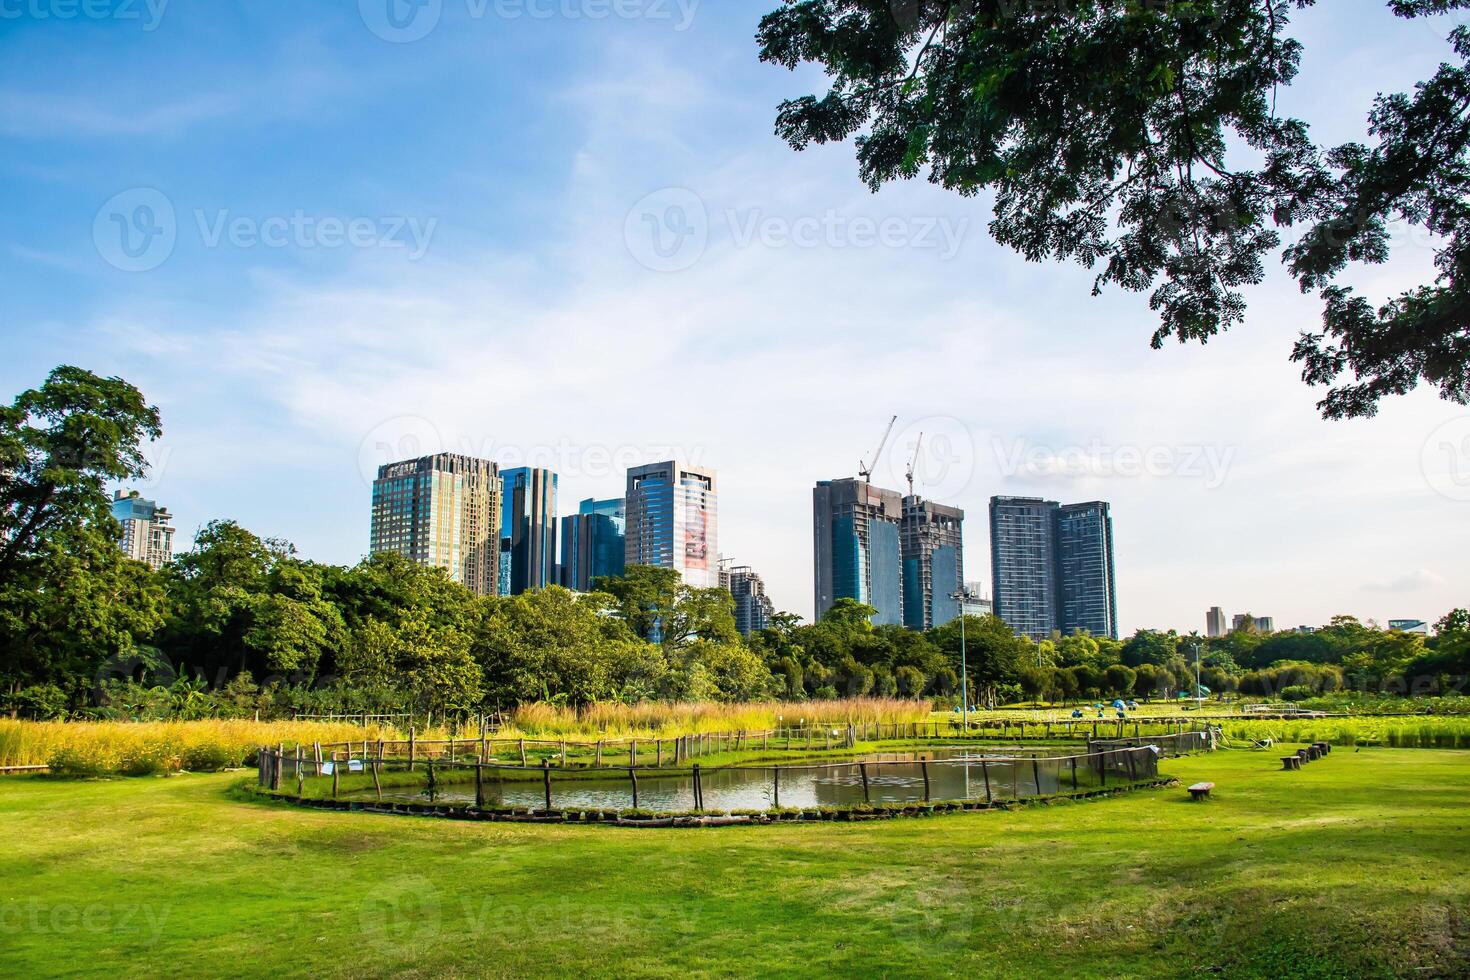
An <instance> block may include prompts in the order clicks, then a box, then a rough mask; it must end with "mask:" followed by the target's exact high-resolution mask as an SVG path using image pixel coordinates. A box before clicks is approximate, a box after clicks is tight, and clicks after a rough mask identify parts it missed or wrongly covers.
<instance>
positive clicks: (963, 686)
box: [949, 586, 970, 735]
mask: <svg viewBox="0 0 1470 980" xmlns="http://www.w3.org/2000/svg"><path fill="white" fill-rule="evenodd" d="M949 597H950V598H951V599H956V600H958V601H959V604H960V722H961V724H962V725H963V726H964V731H965V734H966V735H968V734H970V678H969V672H968V670H967V669H966V661H967V660H968V659H969V658H968V657H967V656H966V652H965V603H967V602H969V601H970V590H969V589H966V588H964V587H963V586H961V587H960V588H959V589H957V590H955V591H954V592H951V593H950V594H949Z"/></svg>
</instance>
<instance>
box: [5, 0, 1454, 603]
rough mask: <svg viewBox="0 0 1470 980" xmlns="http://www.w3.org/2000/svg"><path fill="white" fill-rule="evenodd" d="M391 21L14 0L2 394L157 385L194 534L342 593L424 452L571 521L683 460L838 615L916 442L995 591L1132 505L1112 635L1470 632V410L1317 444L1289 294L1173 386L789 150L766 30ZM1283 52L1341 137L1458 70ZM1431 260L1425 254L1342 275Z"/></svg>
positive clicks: (691, 8)
mask: <svg viewBox="0 0 1470 980" xmlns="http://www.w3.org/2000/svg"><path fill="white" fill-rule="evenodd" d="M99 2H100V0H99ZM772 2H773V0H772ZM385 3H386V0H362V2H361V3H338V4H329V3H325V2H311V3H284V2H277V3H261V4H253V5H251V6H250V7H249V8H248V9H232V8H231V7H229V6H227V5H223V4H217V3H204V2H192V0H191V2H185V0H170V2H167V3H163V2H162V0H153V3H152V6H151V7H150V6H149V5H148V4H147V3H145V2H144V0H136V2H133V0H109V2H108V3H107V4H103V5H100V6H93V7H88V8H82V7H81V4H80V2H79V0H5V2H0V140H3V141H4V153H3V155H0V168H3V170H0V172H3V176H4V180H3V181H0V204H3V214H4V215H5V217H6V221H5V226H4V227H5V232H6V233H5V235H4V238H3V241H0V295H3V302H0V331H3V335H4V339H5V341H6V344H5V350H6V353H7V356H6V357H5V359H4V360H3V362H0V382H3V386H4V389H3V390H4V392H5V397H10V396H11V395H13V394H14V393H15V392H17V391H19V390H21V389H23V388H25V387H28V386H31V385H34V384H36V383H38V382H39V381H40V380H41V379H42V378H43V377H44V375H45V373H46V372H47V371H48V370H49V369H50V368H51V367H53V366H55V365H56V364H58V363H64V362H66V363H76V364H80V365H83V366H85V367H88V368H90V369H92V370H94V371H98V372H104V373H109V374H120V375H122V376H124V377H126V378H128V379H129V380H130V381H132V382H134V383H135V384H137V385H139V386H140V387H141V388H142V389H143V390H144V391H145V393H146V394H147V395H148V396H149V397H150V399H151V400H153V401H154V402H155V403H157V404H158V405H159V407H160V409H161V410H162V412H163V416H164V424H165V435H164V438H163V439H162V440H161V441H160V443H159V444H157V445H156V446H154V447H152V449H151V452H152V454H153V458H154V459H155V461H156V465H155V468H154V472H153V474H152V475H151V476H150V478H149V480H147V481H145V483H144V484H143V485H142V486H141V488H140V489H142V490H143V491H144V492H145V493H146V494H148V495H151V496H154V497H156V498H157V499H158V500H160V501H161V502H163V503H165V504H167V505H168V506H170V507H171V508H172V509H173V511H174V512H175V514H176V516H177V521H178V524H179V525H180V528H181V536H190V535H192V533H193V531H194V530H195V529H196V528H197V527H198V526H199V525H201V524H202V523H203V522H205V521H207V520H209V519H212V518H217V517H231V518H235V519H237V520H239V521H241V522H242V523H244V524H245V525H246V526H248V527H250V528H251V529H253V530H255V531H257V532H258V533H261V534H267V535H274V536H281V537H286V538H288V539H290V540H292V541H294V542H295V543H296V545H297V546H298V548H299V549H300V550H301V551H302V553H303V554H305V555H306V556H308V557H312V558H316V559H320V560H325V561H336V562H352V561H354V560H356V559H357V558H359V557H360V556H361V555H362V553H363V551H364V550H365V548H366V545H367V533H368V527H367V526H368V501H369V486H368V482H367V479H366V478H365V474H369V473H370V472H371V470H372V468H373V466H374V465H376V463H377V462H382V461H385V458H386V457H387V456H390V455H398V454H399V451H400V450H405V449H423V450H430V449H436V448H444V449H451V450H456V451H470V452H477V453H482V454H485V455H489V456H491V457H493V458H497V459H501V460H502V461H503V462H506V463H509V464H512V465H514V464H518V463H521V462H524V461H526V460H527V459H530V460H533V461H536V462H543V463H550V464H552V465H554V466H556V467H557V468H559V469H560V471H561V473H562V506H561V509H562V511H563V512H570V511H572V510H574V509H575V502H576V500H578V499H579V498H581V497H584V496H594V495H595V496H611V495H616V494H617V493H618V492H620V489H621V484H622V473H621V469H620V467H621V466H625V465H629V464H631V463H637V462H644V461H652V460H654V459H656V458H660V457H661V456H662V455H663V454H665V453H667V452H669V451H670V450H672V449H679V450H681V451H683V452H684V453H685V454H686V455H689V456H691V457H693V458H695V459H697V460H698V461H700V462H703V463H706V464H708V465H711V466H714V467H716V468H717V469H718V471H719V473H720V479H721V530H720V547H721V550H722V551H723V552H724V553H725V554H726V555H728V556H730V557H732V558H734V559H736V560H738V561H740V562H742V563H749V564H751V565H754V566H755V567H756V568H757V569H758V570H760V571H761V572H762V573H763V574H764V575H765V576H766V579H767V582H768V584H769V586H770V588H771V591H772V592H773V594H774V597H775V599H776V601H777V604H778V605H780V606H781V607H783V608H788V609H791V610H793V611H796V612H800V613H804V614H809V613H810V610H811V553H810V551H811V546H810V535H811V530H810V507H811V504H810V487H811V484H812V482H813V481H814V480H817V479H823V478H831V477H839V476H845V475H849V474H852V473H853V471H854V470H855V468H856V465H857V461H858V459H859V458H860V457H863V456H865V455H867V454H869V453H870V452H871V450H872V448H873V445H874V443H875V442H876V441H877V438H878V436H879V434H880V433H881V431H882V428H883V426H884V424H885V423H886V421H887V419H888V417H889V416H890V415H893V414H897V415H899V416H900V422H899V426H898V429H897V430H896V435H895V439H894V440H893V441H892V442H891V443H890V452H889V454H888V455H887V457H886V458H885V459H884V460H883V461H882V464H881V465H880V467H879V474H880V476H882V477H883V479H884V481H885V482H886V483H887V484H888V485H889V486H893V487H900V486H901V483H902V471H903V470H904V468H905V467H904V463H905V462H906V459H905V458H904V457H905V456H906V455H907V453H908V452H909V451H910V450H911V447H912V446H913V444H914V441H915V438H916V436H917V434H918V433H919V432H920V431H923V432H924V433H925V444H926V446H927V447H928V448H927V450H926V452H925V454H924V455H923V456H922V457H921V465H920V481H921V488H920V489H921V492H927V493H928V494H929V495H930V496H933V497H935V498H937V499H940V500H943V501H945V502H950V503H955V504H958V505H960V506H962V507H964V508H965V509H966V511H967V513H968V514H969V520H968V522H967V527H968V531H967V537H966V556H965V558H966V562H965V564H966V568H967V578H970V579H972V580H980V581H985V582H986V583H987V586H988V579H989V573H988V567H989V563H988V551H987V541H986V533H985V506H986V501H987V499H988V497H989V496H990V495H991V494H993V493H1017V494H1041V495H1046V496H1050V497H1052V498H1054V499H1060V500H1066V501H1070V500H1084V499H1098V498H1101V499H1107V500H1110V501H1112V502H1113V505H1114V520H1115V524H1116V532H1117V559H1118V572H1119V611H1120V618H1121V620H1122V623H1123V626H1124V627H1125V629H1128V630H1131V629H1133V628H1135V627H1138V626H1160V627H1169V626H1174V627H1179V628H1181V629H1193V628H1202V626H1203V615H1204V610H1205V608H1206V607H1207V606H1210V605H1215V604H1219V605H1222V606H1224V607H1225V608H1226V609H1227V611H1230V612H1240V611H1246V610H1250V611H1253V612H1255V613H1257V614H1262V615H1272V616H1274V617H1275V619H1276V622H1277V624H1278V625H1294V624H1296V623H1299V622H1307V623H1315V622H1320V621H1323V620H1325V619H1326V618H1327V617H1328V616H1330V615H1332V614H1334V613H1338V612H1350V613H1355V614H1358V615H1360V616H1363V617H1376V618H1379V619H1386V618H1388V617H1411V616H1412V617H1425V618H1428V617H1433V616H1437V615H1439V614H1440V613H1442V612H1444V611H1445V610H1446V609H1448V608H1449V607H1450V606H1452V605H1455V604H1459V605H1463V604H1464V603H1465V602H1466V597H1465V595H1464V591H1463V585H1464V567H1465V563H1464V558H1463V556H1464V554H1465V553H1466V552H1467V547H1470V522H1467V521H1466V520H1465V517H1466V513H1467V511H1466V508H1467V507H1470V501H1467V498H1470V488H1467V486H1466V483H1465V482H1463V481H1458V482H1457V479H1456V478H1457V477H1458V476H1461V475H1465V476H1470V410H1466V409H1464V408H1459V407H1456V406H1453V405H1449V404H1446V403H1443V402H1440V401H1438V400H1437V399H1436V398H1435V397H1434V396H1433V395H1432V393H1429V392H1420V393H1417V394H1415V395H1414V396H1412V397H1409V398H1405V399H1400V400H1398V401H1395V402H1392V403H1389V404H1387V405H1386V406H1385V408H1384V410H1383V412H1382V414H1381V415H1380V416H1379V417H1378V418H1376V419H1372V420H1359V421H1354V422H1350V423H1326V422H1322V421H1320V420H1319V419H1318V418H1317V416H1316V413H1315V411H1314V409H1313V407H1312V406H1313V402H1314V401H1315V400H1316V398H1317V397H1319V396H1318V394H1316V393H1314V392H1311V391H1309V390H1308V389H1306V388H1305V387H1304V386H1302V385H1301V383H1300V382H1299V381H1298V380H1297V377H1296V370H1295V369H1294V367H1293V366H1292V365H1291V364H1289V363H1288V362H1287V355H1288V353H1289V351H1290V347H1291V344H1292V341H1293V339H1294V338H1295V336H1296V333H1297V332H1298V331H1299V330H1301V329H1309V328H1311V327H1313V326H1314V325H1315V324H1316V323H1317V319H1318V316H1319V308H1318V304H1317V301H1316V300H1315V299H1313V298H1311V297H1301V296H1299V295H1298V294H1297V293H1296V291H1295V289H1294V287H1293V286H1292V284H1291V282H1290V281H1289V280H1288V279H1287V278H1286V277H1285V276H1283V275H1281V274H1280V272H1279V271H1278V270H1274V269H1273V270H1272V275H1271V277H1270V278H1269V279H1268V281H1267V282H1266V283H1265V284H1263V285H1262V286H1261V287H1259V288H1258V289H1255V290H1252V291H1251V293H1250V300H1251V303H1252V306H1251V313H1250V316H1249V318H1248V320H1247V322H1246V324H1245V325H1243V326H1242V327H1240V328H1237V329H1236V330H1233V331H1231V332H1230V333H1229V334H1228V335H1226V336H1223V337H1220V338H1218V339H1216V340H1215V341H1213V342H1211V343H1210V344H1209V345H1208V347H1204V348H1201V347H1198V346H1194V347H1177V346H1175V347H1169V348H1167V349H1165V350H1163V351H1160V352H1154V351H1150V350H1149V349H1148V343H1147V342H1148V337H1149V334H1150V333H1151V332H1152V330H1153V326H1154V321H1153V318H1152V316H1151V314H1150V313H1149V310H1148V308H1147V300H1146V297H1144V296H1139V295H1130V294H1121V293H1116V292H1114V293H1109V294H1107V295H1105V296H1103V297H1101V298H1099V299H1092V298H1091V297H1090V296H1089V287H1090V283H1091V279H1090V276H1089V274H1088V273H1087V272H1086V271H1085V270H1080V269H1077V268H1073V267H1068V266H1059V265H1055V264H1039V265H1034V264H1027V263H1025V262H1024V261H1023V260H1022V259H1020V258H1019V257H1018V256H1016V255H1014V254H1013V253H1011V252H1010V251H1008V250H1006V249H1003V248H1000V247H998V246H996V245H994V244H993V243H992V242H990V241H989V240H988V239H987V238H986V235H985V231H984V227H985V223H986V221H987V220H988V217H989V215H988V202H987V201H986V200H985V199H984V198H981V199H978V200H961V199H959V198H957V197H955V196H953V195H949V194H945V193H944V192H941V191H938V190H936V189H934V188H932V187H930V186H928V185H927V184H925V183H923V182H916V183H912V184H908V185H903V186H895V187H890V188H887V189H885V190H884V191H883V192H881V193H880V194H878V195H871V194H869V193H868V192H867V191H866V190H865V189H864V188H863V187H862V186H861V185H860V184H859V182H858V181H857V179H856V176H855V166H854V164H853V161H852V150H851V147H850V146H847V147H831V148H821V149H814V150H811V151H808V152H806V153H801V154H797V153H793V152H791V151H790V149H789V148H787V147H786V146H785V145H784V144H783V143H781V142H780V141H779V140H778V139H776V138H775V137H774V136H773V135H772V121H773V118H774V110H775V106H776V104H777V103H778V102H779V101H780V100H781V99H782V98H783V97H789V96H792V95H798V94H805V93H806V92H809V91H815V90H818V89H819V88H820V86H821V80H820V77H819V76H818V75H816V74H815V73H814V72H810V71H804V72H798V73H796V74H795V75H793V74H790V73H788V72H785V71H784V70H781V69H779V68H775V67H771V66H764V65H761V64H759V62H758V61H757V60H756V48H755V44H754V41H753V34H754V30H755V26H756V23H757V21H758V20H759V17H760V14H761V13H762V12H763V11H764V10H765V9H766V7H767V5H768V4H765V3H757V4H728V3H727V4H718V5H717V4H715V3H713V2H710V0H703V2H695V0H683V3H682V4H681V3H680V2H678V0H618V2H616V3H615V2H613V0H554V2H553V0H499V2H496V0H427V2H426V4H425V5H423V6H422V7H420V8H418V9H417V11H416V13H413V14H412V16H406V17H404V18H400V19H399V20H397V21H390V20H388V19H387V16H386V15H387V8H386V6H384V4H385ZM409 9H410V8H407V7H406V6H405V7H400V8H399V11H400V13H402V12H404V11H409ZM84 10H88V11H91V15H90V16H89V15H87V14H86V13H84V12H83V11H84ZM599 14H606V15H605V16H598V15H599ZM1298 28H1299V29H1298V32H1297V33H1298V36H1300V37H1301V38H1302V39H1303V40H1304V41H1305V42H1306V44H1307V56H1306V58H1305V59H1304V63H1303V73H1302V78H1301V79H1300V81H1299V83H1298V84H1297V85H1296V86H1294V87H1293V88H1292V89H1291V90H1290V91H1288V92H1285V93H1283V95H1282V98H1281V103H1280V105H1281V109H1282V111H1284V112H1290V113H1295V114H1299V115H1302V116H1304V117H1305V118H1307V119H1309V120H1310V121H1312V123H1313V125H1314V132H1315V133H1316V134H1317V136H1318V138H1319V139H1321V140H1324V141H1328V142H1333V141H1341V140H1346V139H1352V138H1357V137H1359V136H1360V135H1361V126H1362V118H1363V115H1364V113H1365V111H1366V109H1367V107H1368V105H1369V103H1370V101H1371V98H1372V96H1373V94H1374V93H1375V92H1376V91H1379V90H1385V91H1387V90H1398V89H1402V88H1404V87H1406V86H1407V85H1409V84H1411V83H1412V81H1413V80H1414V79H1416V78H1418V77H1421V76H1422V75H1423V74H1425V73H1427V72H1428V71H1430V70H1432V67H1433V66H1434V65H1435V64H1436V63H1437V62H1438V61H1439V60H1440V59H1442V58H1443V57H1444V56H1445V55H1446V53H1447V51H1448V48H1447V46H1446V45H1445V44H1444V42H1443V39H1442V37H1443V34H1444V33H1445V30H1446V23H1445V21H1444V20H1443V19H1441V20H1440V21H1439V22H1438V23H1434V24H1429V23H1408V22H1402V21H1396V20H1394V19H1393V18H1391V17H1390V16H1388V15H1387V13H1386V12H1385V11H1384V10H1382V9H1380V5H1378V4H1374V3H1355V4H1322V5H1319V6H1318V7H1317V8H1315V9H1313V10H1311V11H1307V12H1304V13H1302V14H1300V15H1298ZM419 34H422V36H416V35H419ZM140 208H147V209H148V210H145V211H140ZM119 221H121V222H122V224H121V225H119V224H118V222H119ZM649 222H652V224H649ZM124 231H126V232H127V234H128V236H129V238H128V239H127V243H128V245H129V248H130V249H131V250H132V252H133V253H134V254H129V252H128V251H126V250H122V245H123V244H124V239H123V238H122V234H123V232H124ZM160 231H166V232H167V233H166V234H152V235H149V234H147V233H149V232H160ZM655 231H656V232H657V233H658V235H659V236H660V237H659V238H658V240H657V242H655V239H654V237H653V235H654V233H655ZM686 233H687V234H686ZM656 244H657V246H658V247H655V245H656ZM1429 258H1430V251H1429V249H1428V248H1427V247H1425V244H1424V243H1423V242H1422V241H1419V240H1418V239H1416V238H1413V237H1412V236H1408V235H1405V236H1404V237H1403V239H1402V240H1401V243H1400V246H1399V247H1398V248H1396V249H1395V252H1394V257H1393V261H1391V262H1390V263H1389V264H1387V265H1385V266H1381V267H1376V268H1372V269H1367V270H1359V271H1357V272H1355V273H1354V278H1353V282H1354V283H1355V284H1356V285H1358V286H1359V287H1360V288H1362V289H1363V290H1365V291H1366V292H1367V293H1368V294H1369V295H1372V296H1373V297H1374V298H1381V297H1383V296H1385V295H1387V294H1389V293H1391V292H1393V291H1396V290H1397V289H1399V288H1402V287H1404V286H1406V285H1408V284H1412V283H1415V282H1417V281H1420V280H1421V279H1422V277H1423V276H1424V275H1425V274H1426V271H1427V270H1428V262H1429ZM403 454H405V455H406V454H408V453H406V452H405V453H403Z"/></svg>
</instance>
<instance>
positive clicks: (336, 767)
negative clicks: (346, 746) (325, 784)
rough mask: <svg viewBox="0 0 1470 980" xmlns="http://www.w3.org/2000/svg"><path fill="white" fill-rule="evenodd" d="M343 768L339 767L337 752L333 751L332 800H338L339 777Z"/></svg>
mask: <svg viewBox="0 0 1470 980" xmlns="http://www.w3.org/2000/svg"><path fill="white" fill-rule="evenodd" d="M340 772H341V767H340V766H339V765H337V750H336V749H333V750H332V799H334V800H335V799H336V798H337V777H338V773H340Z"/></svg>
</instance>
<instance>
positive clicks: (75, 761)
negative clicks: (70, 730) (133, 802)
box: [46, 747, 118, 778]
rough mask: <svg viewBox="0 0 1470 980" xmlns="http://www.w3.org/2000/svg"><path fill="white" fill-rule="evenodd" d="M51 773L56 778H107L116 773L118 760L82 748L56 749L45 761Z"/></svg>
mask: <svg viewBox="0 0 1470 980" xmlns="http://www.w3.org/2000/svg"><path fill="white" fill-rule="evenodd" d="M46 764H47V765H49V766H50V767H51V772H52V773H53V774H54V775H57V776H68V777H71V778H89V777H96V776H107V775H111V774H112V773H115V772H117V771H118V760H117V759H116V758H109V757H107V756H105V755H104V754H102V753H98V752H91V751H87V750H86V749H82V748H70V747H64V748H60V749H57V750H56V751H55V752H53V753H52V754H51V758H49V759H48V760H46Z"/></svg>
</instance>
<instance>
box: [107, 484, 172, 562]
mask: <svg viewBox="0 0 1470 980" xmlns="http://www.w3.org/2000/svg"><path fill="white" fill-rule="evenodd" d="M112 516H113V517H114V518H115V519H116V520H117V521H118V523H120V524H122V537H121V538H120V539H119V540H120V543H121V544H122V550H123V553H124V554H126V555H127V556H128V557H129V558H132V559H134V560H135V561H141V562H143V563H144V564H146V565H148V567H150V568H152V569H154V570H157V569H160V568H162V567H163V566H164V565H166V564H168V562H169V560H170V559H172V558H173V556H174V527H173V524H172V523H170V522H171V521H172V520H173V515H172V514H170V513H169V512H168V508H166V507H160V506H158V504H156V503H154V502H153V501H151V500H144V499H143V498H142V497H140V496H138V493H137V491H133V492H132V493H128V494H125V493H123V492H122V491H121V490H118V491H116V492H115V493H113V495H112Z"/></svg>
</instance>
